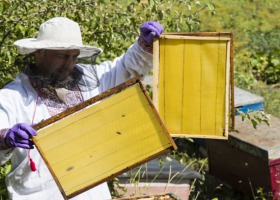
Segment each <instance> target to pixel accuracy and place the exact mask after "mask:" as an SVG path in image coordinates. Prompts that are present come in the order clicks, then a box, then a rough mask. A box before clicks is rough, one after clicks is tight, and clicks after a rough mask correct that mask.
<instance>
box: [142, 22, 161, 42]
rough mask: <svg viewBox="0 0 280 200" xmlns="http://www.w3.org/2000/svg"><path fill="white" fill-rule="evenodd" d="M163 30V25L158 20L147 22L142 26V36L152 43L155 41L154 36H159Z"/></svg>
mask: <svg viewBox="0 0 280 200" xmlns="http://www.w3.org/2000/svg"><path fill="white" fill-rule="evenodd" d="M163 30H164V29H163V26H162V25H161V24H160V23H158V22H154V21H149V22H145V23H144V24H142V26H141V27H140V32H141V33H140V37H142V38H143V39H144V40H145V41H146V42H148V43H149V44H151V43H152V42H153V39H154V37H159V36H160V34H161V33H162V32H163Z"/></svg>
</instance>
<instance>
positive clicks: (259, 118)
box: [236, 109, 270, 129]
mask: <svg viewBox="0 0 280 200" xmlns="http://www.w3.org/2000/svg"><path fill="white" fill-rule="evenodd" d="M236 110H237V112H238V114H239V115H240V116H241V118H242V121H244V120H248V121H250V122H251V123H252V126H253V127H254V128H255V129H257V126H258V125H260V124H261V123H265V124H266V125H268V126H270V121H269V115H267V114H266V113H265V112H263V111H255V112H253V113H251V110H249V109H248V110H247V112H246V113H244V112H242V111H241V110H239V109H236Z"/></svg>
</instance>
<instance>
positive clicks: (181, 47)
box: [153, 33, 234, 139]
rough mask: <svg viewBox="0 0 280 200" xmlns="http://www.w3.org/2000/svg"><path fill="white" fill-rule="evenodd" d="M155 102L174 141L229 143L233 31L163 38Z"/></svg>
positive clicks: (159, 46) (156, 64) (158, 47)
mask: <svg viewBox="0 0 280 200" xmlns="http://www.w3.org/2000/svg"><path fill="white" fill-rule="evenodd" d="M153 48H154V54H153V55H154V60H153V64H154V70H153V102H154V105H155V107H156V108H157V109H158V112H159V114H160V116H161V119H162V120H163V122H164V123H165V125H166V127H167V129H168V131H169V133H170V134H171V135H172V136H173V137H186V136H187V137H193V138H215V139H227V136H228V130H229V128H232V127H233V125H234V98H233V96H234V95H233V92H234V89H233V40H232V34H231V33H186V34H184V33H182V34H173V33H167V34H162V35H161V37H160V38H159V39H156V40H155V41H154V44H153Z"/></svg>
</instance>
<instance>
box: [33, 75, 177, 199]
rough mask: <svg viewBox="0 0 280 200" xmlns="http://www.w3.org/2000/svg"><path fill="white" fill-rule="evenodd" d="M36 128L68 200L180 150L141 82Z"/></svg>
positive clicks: (40, 147)
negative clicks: (146, 163) (137, 167)
mask: <svg viewBox="0 0 280 200" xmlns="http://www.w3.org/2000/svg"><path fill="white" fill-rule="evenodd" d="M34 128H35V129H36V130H37V131H38V136H36V137H34V138H33V140H34V142H35V145H36V147H37V148H38V150H39V152H40V154H41V155H42V157H43V159H44V160H45V162H46V164H47V166H48V168H49V170H50V172H51V174H52V175H53V177H54V179H55V181H56V183H57V185H58V187H59V189H60V191H61V193H62V195H63V196H64V198H65V199H68V198H72V197H74V196H76V195H78V194H80V193H82V192H84V191H86V190H88V189H90V188H92V187H94V186H96V185H98V184H100V183H102V182H105V181H107V180H110V179H111V178H112V177H115V176H117V175H119V174H121V173H123V172H125V171H127V170H129V169H131V168H134V167H136V166H138V165H141V164H143V163H145V162H147V161H149V160H152V159H154V158H156V157H158V156H161V155H163V154H166V153H167V152H169V151H170V150H171V149H173V148H176V145H175V143H174V142H173V140H172V138H171V137H170V135H169V134H168V132H167V130H166V128H165V126H164V124H163V123H162V122H161V120H160V118H159V116H158V114H157V112H156V110H155V108H154V107H153V104H152V102H151V100H150V99H149V96H148V95H147V94H146V91H145V89H144V87H143V85H142V83H141V81H140V80H139V79H138V78H135V79H132V80H129V81H127V82H125V83H124V84H122V85H120V86H118V87H115V88H113V89H111V90H108V91H106V92H105V93H102V94H100V95H98V96H96V97H94V98H92V99H89V100H87V101H85V102H83V103H81V104H79V105H77V106H75V107H73V108H71V109H69V110H67V111H65V112H63V113H61V114H58V115H56V116H54V117H52V118H50V119H48V120H46V121H43V122H41V123H39V124H37V125H35V126H34Z"/></svg>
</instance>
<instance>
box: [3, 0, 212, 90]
mask: <svg viewBox="0 0 280 200" xmlns="http://www.w3.org/2000/svg"><path fill="white" fill-rule="evenodd" d="M203 10H209V12H214V6H213V5H212V3H211V0H201V1H198V0H196V1H187V0H182V1H176V0H170V1H164V0H147V1H140V0H138V1H124V0H122V1H113V0H94V1H93V0H63V1H58V0H42V1H40V3H38V2H36V1H33V0H26V1H22V0H2V1H1V2H0V14H1V15H0V16H1V17H0V38H1V41H0V66H1V67H0V77H1V79H0V88H1V87H2V86H3V85H4V84H5V83H7V82H8V81H10V80H12V79H13V78H14V77H15V76H16V75H17V74H18V73H19V71H20V68H18V66H16V64H18V63H21V62H17V61H18V60H22V58H21V57H17V51H16V49H15V47H14V45H13V42H14V41H16V40H18V39H22V38H36V37H37V31H38V29H39V26H40V24H41V23H42V22H44V21H46V20H47V19H49V18H52V17H55V16H64V17H68V18H70V19H72V20H74V21H76V22H78V23H79V24H80V26H81V31H82V35H83V40H84V43H85V44H87V45H94V46H98V47H100V48H102V49H104V51H105V53H103V54H102V55H101V56H100V57H99V58H98V59H97V62H101V61H104V60H111V59H113V58H115V57H117V56H120V55H121V54H122V53H124V52H125V50H126V49H127V48H128V47H129V46H130V45H131V44H132V43H133V42H134V41H135V39H136V38H137V37H138V36H139V27H140V25H141V24H142V23H144V22H145V21H148V20H155V21H159V22H161V23H162V24H163V25H164V27H165V31H170V32H175V31H192V30H195V27H198V26H199V14H200V13H201V12H202V11H203Z"/></svg>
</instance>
